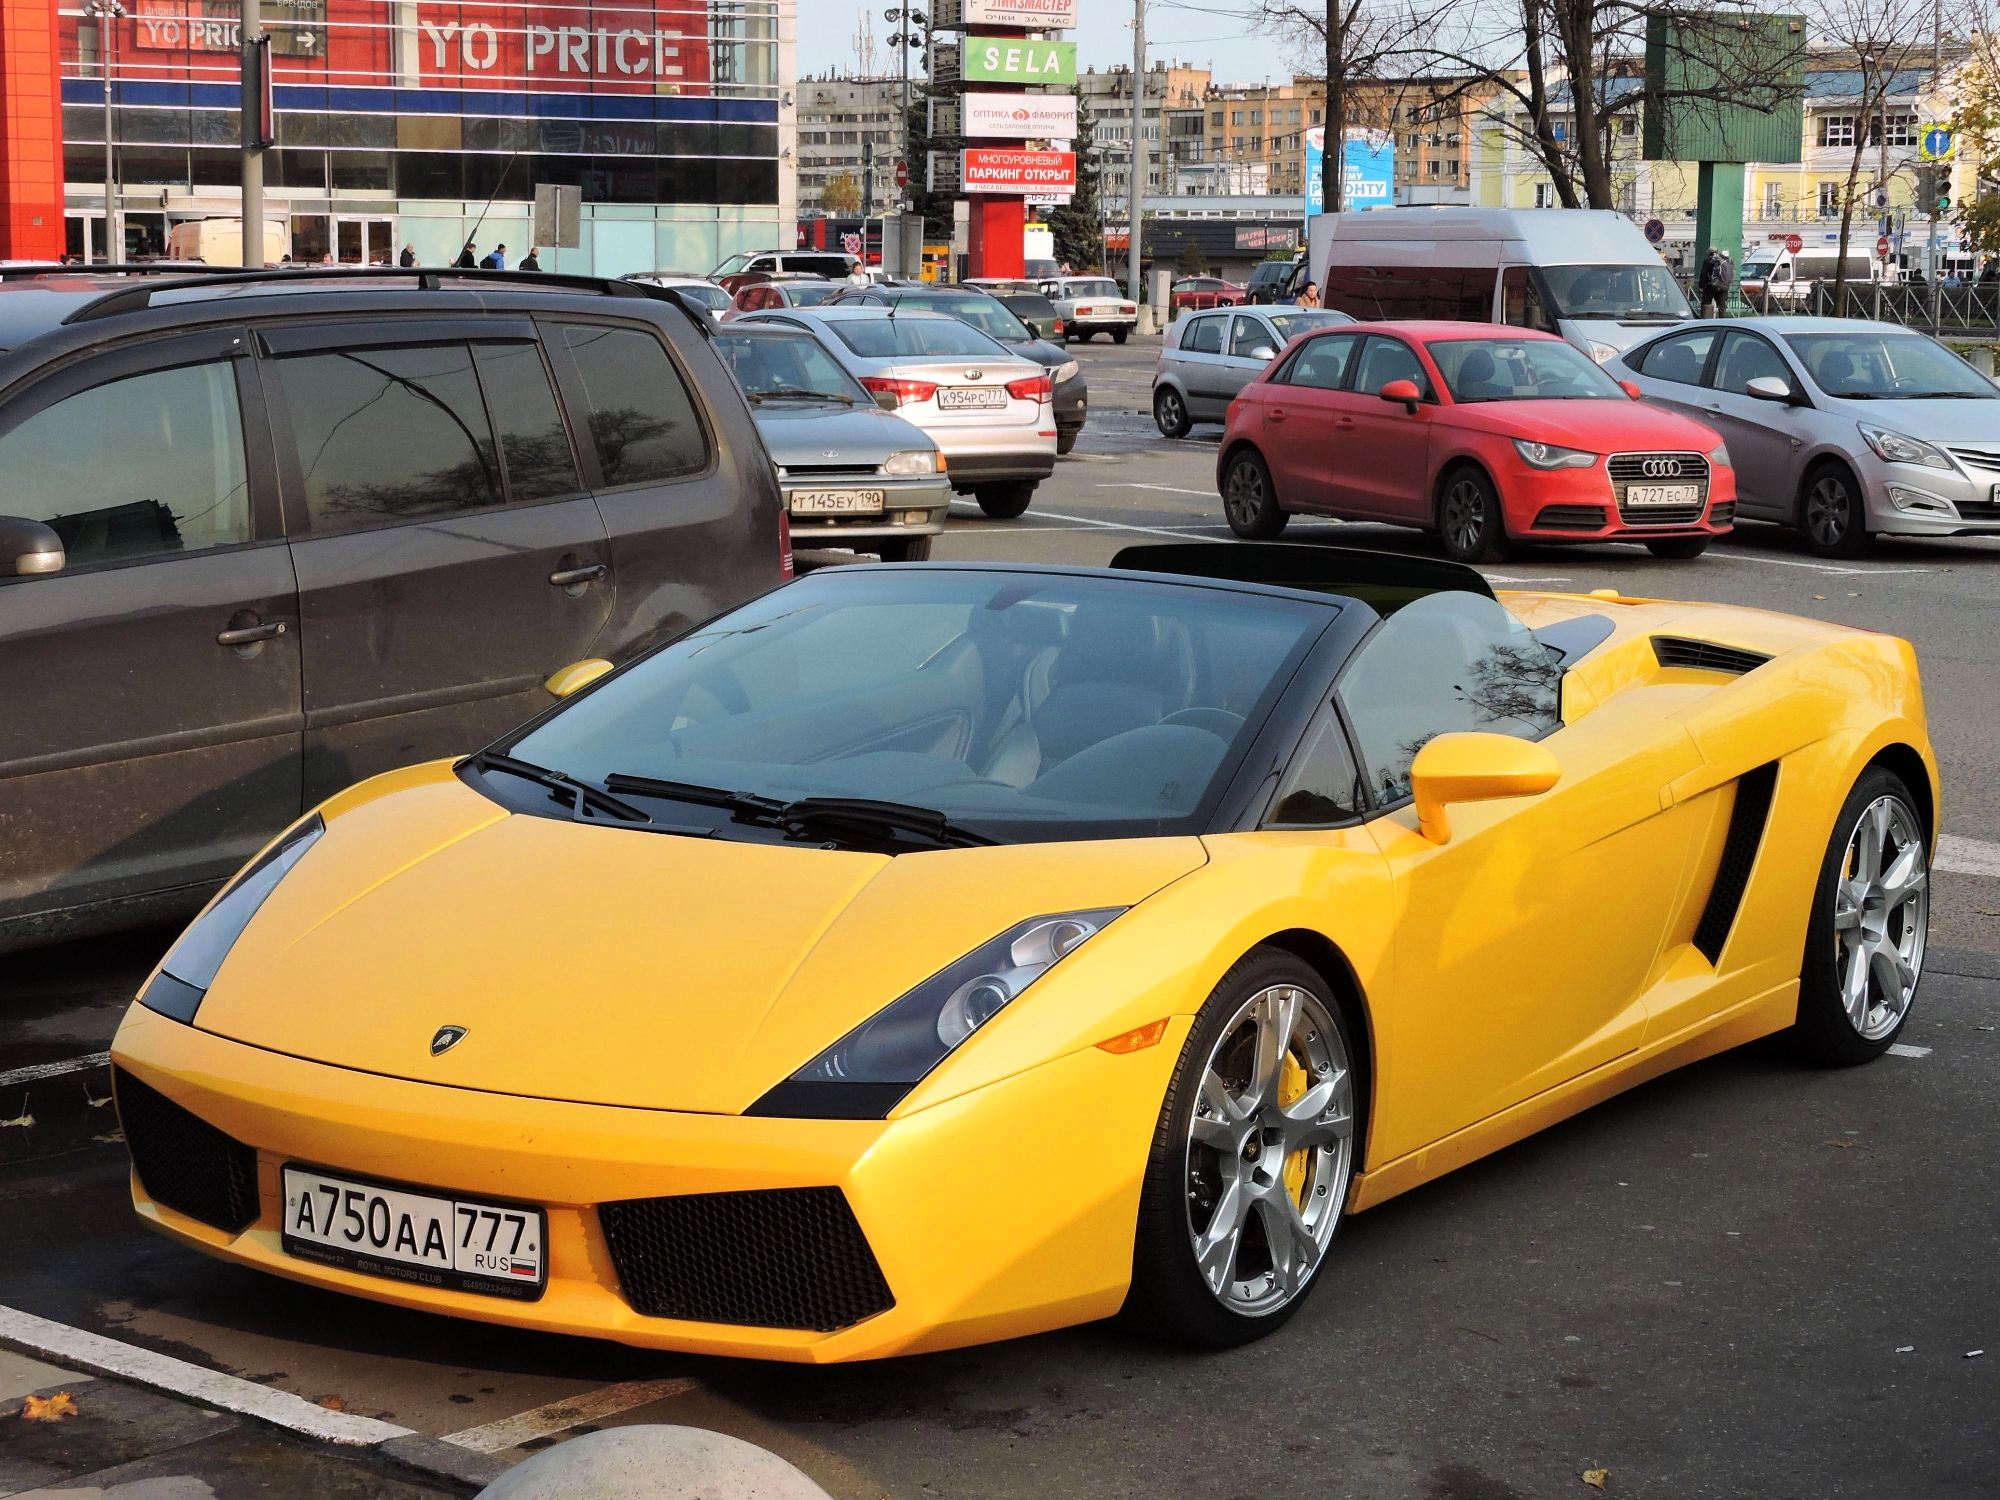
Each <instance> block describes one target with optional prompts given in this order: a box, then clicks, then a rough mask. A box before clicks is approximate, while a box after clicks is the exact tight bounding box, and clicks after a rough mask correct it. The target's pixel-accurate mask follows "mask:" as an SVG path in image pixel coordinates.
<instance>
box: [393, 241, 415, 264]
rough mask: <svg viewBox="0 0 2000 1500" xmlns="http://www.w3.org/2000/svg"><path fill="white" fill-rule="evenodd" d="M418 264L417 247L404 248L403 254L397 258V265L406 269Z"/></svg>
mask: <svg viewBox="0 0 2000 1500" xmlns="http://www.w3.org/2000/svg"><path fill="white" fill-rule="evenodd" d="M416 263H417V247H416V246H415V245H405V246H403V253H402V254H401V255H399V256H397V257H396V264H397V265H399V266H402V267H404V268H405V269H408V268H409V267H411V266H414V265H415V264H416Z"/></svg>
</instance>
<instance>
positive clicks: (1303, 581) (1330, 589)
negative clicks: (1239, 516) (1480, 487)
mask: <svg viewBox="0 0 2000 1500" xmlns="http://www.w3.org/2000/svg"><path fill="white" fill-rule="evenodd" d="M1111 566H1112V567H1114V568H1125V569H1131V570H1133V571H1135V572H1142V573H1179V574H1182V575H1184V576H1186V577H1192V578H1218V579H1225V580H1227V581H1228V582H1231V583H1262V584H1269V585H1271V586H1273V587H1275V588H1286V589H1303V590H1305V591H1306V592H1308V593H1313V594H1340V595H1344V596H1345V597H1347V598H1349V599H1359V600H1360V601H1361V602H1362V603H1364V604H1368V605H1372V606H1373V607H1374V608H1375V609H1376V610H1377V611H1379V612H1380V613H1382V614H1384V615H1387V614H1390V613H1392V612H1393V611H1395V610H1396V609H1399V608H1401V607H1402V606H1403V605H1405V604H1409V603H1412V602H1414V601H1415V600H1417V599H1421V598H1423V597H1424V596H1425V595H1427V594H1445V593H1458V594H1481V595H1484V596H1485V597H1486V598H1488V599H1491V598H1492V597H1493V585H1492V584H1490V583H1488V582H1487V581H1486V575H1485V574H1483V573H1481V572H1480V571H1479V570H1478V569H1477V568H1472V567H1467V566H1466V565H1465V564H1464V563H1455V562H1448V561H1446V560H1445V559H1443V558H1438V557H1411V556H1410V555H1409V554H1408V553H1404V552H1373V551H1369V550H1366V549H1364V548H1361V547H1318V546H1310V545H1307V544H1304V543H1300V542H1258V543H1255V544H1245V543H1243V542H1150V543H1141V544H1139V545H1137V546H1133V547H1125V548H1122V549H1120V551H1119V552H1118V555H1117V556H1115V557H1113V558H1112V559H1111Z"/></svg>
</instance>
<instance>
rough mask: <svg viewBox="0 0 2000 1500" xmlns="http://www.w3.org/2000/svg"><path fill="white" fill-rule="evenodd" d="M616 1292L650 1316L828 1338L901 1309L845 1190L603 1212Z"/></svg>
mask: <svg viewBox="0 0 2000 1500" xmlns="http://www.w3.org/2000/svg"><path fill="white" fill-rule="evenodd" d="M597 1214H598V1220H599V1222H600V1223H602V1224H603V1226H604V1238H605V1241H606V1243H607V1244H608V1245H609V1246H610V1249H611V1264H612V1266H613V1267H614V1268H615V1269H616V1270H617V1272H618V1285H619V1286H620V1287H621V1288H622V1289H623V1290H624V1293H625V1300H626V1301H627V1302H629V1303H631V1305H632V1308H633V1310H634V1311H636V1312H639V1313H643V1314H644V1315H645V1316H647V1317H649V1318H684V1319H687V1320H689V1321H691V1322H697V1323H737V1324H743V1325H747V1326H749V1327H753V1328H809V1329H812V1330H814V1331H816V1332H819V1333H832V1332H833V1331H834V1330H835V1329H838V1328H846V1327H847V1326H849V1325H850V1324H853V1323H859V1322H860V1321H861V1320H862V1319H863V1318H870V1317H873V1316H874V1315H875V1314H876V1313H879V1312H883V1311H885V1310H887V1309H888V1308H891V1307H893V1306H895V1305H896V1299H895V1298H894V1297H892V1296H891V1295H890V1294H889V1284H888V1283H887V1282H886V1281H884V1280H883V1279H882V1268H881V1267H880V1266H879V1265H877V1264H876V1262H875V1254H874V1252H873V1251H871V1250H870V1249H869V1248H868V1240H867V1237H866V1236H864V1235H863V1234H862V1232H861V1226H860V1225H859V1224H857V1223H856V1222H855V1219H854V1210H852V1209H851V1208H849V1207H848V1206H847V1198H846V1195H844V1194H843V1193H842V1192H841V1191H840V1189H839V1188H833V1187H817V1188H776V1189H770V1190H766V1191H762V1192H751V1193H695V1194H690V1195H687V1196H684V1197H676V1198H633V1199H628V1200H626V1201H624V1202H622V1203H606V1204H602V1205H600V1206H599V1208H598V1211H597Z"/></svg>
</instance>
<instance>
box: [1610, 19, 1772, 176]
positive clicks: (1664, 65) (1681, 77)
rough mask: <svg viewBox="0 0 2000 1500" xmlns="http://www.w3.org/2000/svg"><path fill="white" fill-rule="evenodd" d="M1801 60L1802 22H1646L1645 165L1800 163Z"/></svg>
mask: <svg viewBox="0 0 2000 1500" xmlns="http://www.w3.org/2000/svg"><path fill="white" fill-rule="evenodd" d="M1805 63H1806V23H1805V18H1804V17H1803V16H1786V15H1760V14H1756V13H1754V12H1750V11H1734V12H1731V11H1721V12H1718V11H1708V12H1704V13H1702V14H1700V15H1692V14H1690V15H1671V14H1666V15H1654V16H1650V17H1648V18H1647V21H1646V88H1647V90H1648V93H1649V98H1648V100H1647V103H1646V109H1645V124H1644V129H1643V133H1642V136H1641V141H1640V144H1641V146H1642V148H1643V150H1644V153H1645V157H1646V160H1648V161H1696V162H1703V161H1706V162H1749V161H1761V162H1795V161H1798V160H1799V153H1800V142H1801V141H1802V140H1803V138H1804V133H1805ZM1705 95H1709V96H1715V95H1719V97H1704V96H1705Z"/></svg>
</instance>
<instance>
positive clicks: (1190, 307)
mask: <svg viewBox="0 0 2000 1500" xmlns="http://www.w3.org/2000/svg"><path fill="white" fill-rule="evenodd" d="M1249 300H1250V289H1249V288H1248V287H1246V286H1242V285H1240V284H1238V283H1237V282H1234V281H1224V280H1223V279H1222V278H1221V277H1220V276H1190V277H1188V278H1187V279H1186V280H1184V281H1176V282H1175V283H1174V290H1173V309H1174V311H1175V312H1177V313H1180V312H1192V311H1194V310H1195V309H1196V308H1204V307H1236V306H1239V305H1240V304H1242V303H1244V302H1247V301H1249Z"/></svg>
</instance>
